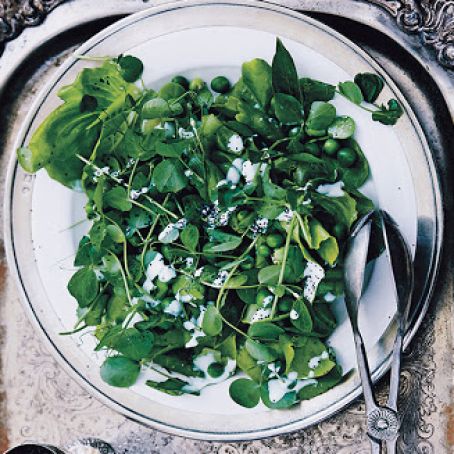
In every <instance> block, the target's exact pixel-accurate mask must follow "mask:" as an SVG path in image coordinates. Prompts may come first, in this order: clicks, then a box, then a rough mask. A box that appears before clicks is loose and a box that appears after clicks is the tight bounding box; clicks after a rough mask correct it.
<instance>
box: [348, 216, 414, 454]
mask: <svg viewBox="0 0 454 454" xmlns="http://www.w3.org/2000/svg"><path fill="white" fill-rule="evenodd" d="M376 216H378V219H379V222H380V224H381V228H382V229H381V230H382V232H383V240H384V245H385V253H386V255H387V257H388V263H389V270H390V273H391V276H392V278H393V280H394V284H395V297H396V302H397V311H396V323H397V331H396V337H395V341H394V347H393V353H392V363H391V378H390V389H389V397H388V401H387V404H386V406H380V405H378V404H377V401H376V399H375V395H374V390H373V384H372V379H371V374H370V370H369V364H368V361H367V353H366V348H365V346H364V341H363V338H362V336H361V332H360V330H359V327H358V307H359V302H360V299H361V295H362V290H363V284H364V271H365V267H366V261H367V254H368V251H369V244H370V236H371V226H372V222H373V219H374V217H376ZM344 283H345V302H346V306H347V312H348V315H349V318H350V322H351V325H352V330H353V337H354V341H355V348H356V356H357V362H358V369H359V374H360V378H361V383H362V386H363V392H364V399H365V402H366V413H367V435H368V436H369V439H370V442H371V448H372V453H381V452H382V442H384V443H386V450H387V453H388V454H393V453H395V452H396V444H397V439H398V437H399V429H400V418H399V414H398V411H397V398H398V395H399V384H400V362H401V354H402V346H403V339H404V335H405V331H406V327H407V319H408V311H409V308H410V303H411V297H412V291H413V286H414V275H413V263H412V260H411V254H410V250H409V248H408V246H407V243H406V242H405V240H404V238H403V236H402V234H401V233H400V231H399V229H398V227H397V225H396V223H395V222H394V221H393V219H392V218H391V216H390V215H389V214H387V213H386V212H384V211H378V212H373V211H372V212H370V213H368V214H367V215H365V216H363V217H362V218H361V219H360V220H359V221H358V222H357V224H356V226H355V228H354V229H353V231H352V233H351V235H350V238H349V241H348V244H347V252H346V256H345V263H344Z"/></svg>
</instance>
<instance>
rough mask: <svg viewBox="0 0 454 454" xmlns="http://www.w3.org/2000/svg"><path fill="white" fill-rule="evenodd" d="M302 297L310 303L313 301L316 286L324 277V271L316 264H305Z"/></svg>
mask: <svg viewBox="0 0 454 454" xmlns="http://www.w3.org/2000/svg"><path fill="white" fill-rule="evenodd" d="M304 277H305V278H306V281H305V282H304V291H303V294H304V297H305V298H306V299H307V300H308V301H309V302H310V303H312V302H313V301H314V299H315V294H316V292H317V288H318V285H319V284H320V282H321V280H322V279H323V278H324V277H325V270H324V269H323V268H322V267H321V266H320V265H319V264H317V263H314V262H307V265H306V268H305V269H304Z"/></svg>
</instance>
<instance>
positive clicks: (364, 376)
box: [353, 327, 377, 414]
mask: <svg viewBox="0 0 454 454" xmlns="http://www.w3.org/2000/svg"><path fill="white" fill-rule="evenodd" d="M355 328H356V327H355ZM353 337H354V340H355V349H356V358H357V362H358V369H359V376H360V378H361V384H362V387H363V393H364V400H365V402H366V413H367V414H369V413H371V412H372V411H374V410H376V409H377V403H376V401H375V397H374V391H373V385H372V378H371V375H370V370H369V363H368V360H367V353H366V347H365V345H364V341H363V338H362V336H361V333H360V332H359V331H358V330H357V329H354V332H353Z"/></svg>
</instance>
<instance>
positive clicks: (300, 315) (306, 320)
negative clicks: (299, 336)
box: [290, 299, 313, 334]
mask: <svg viewBox="0 0 454 454" xmlns="http://www.w3.org/2000/svg"><path fill="white" fill-rule="evenodd" d="M290 323H291V324H292V325H293V326H294V327H295V328H296V329H297V330H298V331H300V332H302V333H305V334H309V333H310V332H311V331H312V327H313V323H312V317H311V314H310V312H309V309H308V308H307V306H306V303H305V302H304V300H302V299H299V300H296V301H295V302H294V303H293V308H292V311H291V312H290Z"/></svg>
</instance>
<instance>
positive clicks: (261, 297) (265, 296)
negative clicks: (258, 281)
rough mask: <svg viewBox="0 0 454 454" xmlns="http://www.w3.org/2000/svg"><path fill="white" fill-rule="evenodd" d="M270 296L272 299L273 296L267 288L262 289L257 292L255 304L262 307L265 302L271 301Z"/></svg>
mask: <svg viewBox="0 0 454 454" xmlns="http://www.w3.org/2000/svg"><path fill="white" fill-rule="evenodd" d="M270 296H271V297H272V296H273V295H272V294H271V293H270V292H269V291H268V290H267V289H266V288H261V289H260V290H259V291H258V292H257V296H256V298H255V302H256V304H257V305H258V306H262V305H263V303H264V302H267V301H269V300H271V298H270Z"/></svg>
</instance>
